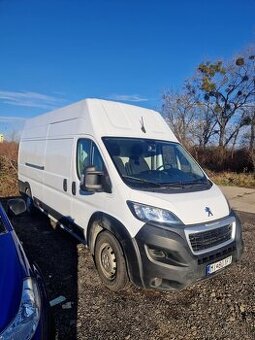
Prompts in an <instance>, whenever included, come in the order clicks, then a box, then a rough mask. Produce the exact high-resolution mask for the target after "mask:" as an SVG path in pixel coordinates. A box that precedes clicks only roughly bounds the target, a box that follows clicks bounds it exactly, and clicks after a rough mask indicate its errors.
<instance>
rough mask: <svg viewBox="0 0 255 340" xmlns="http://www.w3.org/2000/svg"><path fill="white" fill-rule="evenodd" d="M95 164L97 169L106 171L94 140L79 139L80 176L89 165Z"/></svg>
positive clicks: (78, 165)
mask: <svg viewBox="0 0 255 340" xmlns="http://www.w3.org/2000/svg"><path fill="white" fill-rule="evenodd" d="M91 165H93V166H95V167H96V170H98V171H104V170H105V167H104V162H103V158H102V156H101V155H100V152H99V150H98V148H97V146H96V144H95V143H94V142H92V141H91V140H89V139H79V140H78V144H77V173H78V177H79V178H81V175H82V174H84V170H85V168H86V167H88V166H91Z"/></svg>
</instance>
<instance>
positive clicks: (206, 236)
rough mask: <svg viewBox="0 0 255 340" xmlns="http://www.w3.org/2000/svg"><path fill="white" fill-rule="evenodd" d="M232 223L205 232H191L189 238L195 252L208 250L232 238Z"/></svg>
mask: <svg viewBox="0 0 255 340" xmlns="http://www.w3.org/2000/svg"><path fill="white" fill-rule="evenodd" d="M231 234H232V224H228V225H225V226H223V227H220V228H215V229H211V230H207V231H203V232H198V233H192V234H189V240H190V244H191V247H192V249H193V251H194V252H198V251H202V250H206V249H209V248H212V247H215V246H218V245H219V244H221V243H224V242H227V241H229V240H230V239H231Z"/></svg>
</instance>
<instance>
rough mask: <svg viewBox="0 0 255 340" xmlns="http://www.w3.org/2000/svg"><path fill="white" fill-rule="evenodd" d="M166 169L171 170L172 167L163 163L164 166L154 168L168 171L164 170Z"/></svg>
mask: <svg viewBox="0 0 255 340" xmlns="http://www.w3.org/2000/svg"><path fill="white" fill-rule="evenodd" d="M166 167H168V168H169V169H171V168H172V167H173V166H172V164H169V163H165V164H161V165H160V166H158V167H157V168H156V170H160V169H164V170H168V169H166Z"/></svg>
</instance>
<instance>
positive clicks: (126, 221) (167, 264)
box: [18, 99, 243, 291]
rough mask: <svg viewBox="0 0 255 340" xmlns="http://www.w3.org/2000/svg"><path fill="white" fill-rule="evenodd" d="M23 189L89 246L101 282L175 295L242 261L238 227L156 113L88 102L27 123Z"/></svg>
mask: <svg viewBox="0 0 255 340" xmlns="http://www.w3.org/2000/svg"><path fill="white" fill-rule="evenodd" d="M18 163H19V174H18V176H19V189H20V192H21V193H22V194H23V195H25V197H26V201H27V207H28V209H29V210H30V211H32V210H33V209H35V208H39V209H40V210H41V211H42V212H44V213H45V214H47V215H48V216H49V217H50V219H52V220H53V221H54V222H55V223H57V224H58V225H59V226H60V227H62V228H64V229H65V230H67V231H68V232H69V233H71V234H72V235H74V236H75V237H76V238H78V239H79V240H80V241H81V242H83V243H84V244H85V245H86V246H88V247H89V249H90V251H91V254H92V256H93V258H94V261H95V265H96V268H97V270H98V273H99V276H100V278H101V280H102V282H103V283H104V284H105V285H106V286H107V287H108V288H109V289H111V290H113V291H118V290H120V289H123V288H125V287H126V286H127V284H128V282H129V281H131V282H132V283H134V284H135V285H137V286H140V287H144V288H157V289H164V290H167V289H171V290H173V289H174V290H176V289H177V290H178V289H182V288H184V287H186V286H187V285H190V284H191V283H193V282H195V281H197V280H200V279H204V278H209V277H212V276H214V275H215V274H216V273H218V272H220V271H222V270H223V268H225V267H228V266H229V265H231V264H232V263H234V262H236V261H237V260H238V259H239V258H240V256H241V253H242V248H243V244H242V232H241V225H240V222H239V220H238V218H237V217H236V216H235V214H234V213H233V211H232V210H231V209H230V207H229V205H228V202H227V201H226V198H225V197H224V195H223V194H222V193H221V191H220V189H219V188H218V187H217V186H216V185H215V184H214V183H213V182H212V181H211V180H210V179H209V178H208V177H207V175H206V174H205V172H204V171H203V170H202V169H201V167H200V166H199V165H198V163H197V162H196V161H195V160H194V159H193V158H192V157H191V156H190V155H189V153H188V152H187V151H186V150H185V149H184V148H183V147H182V145H181V144H180V143H179V141H178V140H177V139H176V137H175V136H174V134H173V132H172V131H171V130H170V128H169V127H168V125H167V124H166V122H165V121H164V119H163V118H162V117H161V115H160V114H159V113H157V112H155V111H152V110H149V109H145V108H141V107H137V106H132V105H127V104H123V103H117V102H112V101H105V100H99V99H86V100H82V101H80V102H78V103H75V104H73V105H69V106H67V107H64V108H62V109H58V110H55V111H53V112H50V113H46V114H44V115H41V116H38V117H35V118H33V119H30V120H28V121H27V123H26V125H25V128H24V131H23V134H22V138H21V142H20V149H19V161H18Z"/></svg>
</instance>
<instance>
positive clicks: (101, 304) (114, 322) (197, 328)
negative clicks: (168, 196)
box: [13, 213, 255, 340]
mask: <svg viewBox="0 0 255 340" xmlns="http://www.w3.org/2000/svg"><path fill="white" fill-rule="evenodd" d="M241 219H242V221H243V222H244V233H243V236H244V241H245V252H244V255H243V257H242V260H241V261H240V262H239V263H238V264H237V265H234V266H232V267H231V268H229V270H227V271H226V272H225V273H223V274H220V275H218V276H216V277H215V278H212V279H211V280H208V281H204V282H200V283H198V284H196V285H194V286H192V287H190V288H188V289H186V290H184V291H182V292H177V293H169V292H164V293H162V292H157V291H145V290H140V289H137V288H135V287H130V288H129V290H128V291H126V292H121V293H119V294H115V293H112V292H110V291H108V290H107V289H106V288H104V287H103V285H102V284H101V282H100V279H99V277H98V275H97V272H96V270H95V267H94V263H93V261H92V259H91V256H90V254H89V252H88V250H86V249H85V248H84V246H83V245H81V244H78V243H77V242H76V241H75V240H73V239H72V238H71V237H70V236H69V235H67V234H65V233H64V232H62V231H54V230H53V229H52V228H51V226H50V224H49V220H48V219H47V218H46V217H45V216H42V215H41V214H40V213H38V215H37V216H35V217H33V218H31V217H29V216H23V217H18V218H15V219H14V220H13V224H14V227H15V230H16V232H17V234H18V236H19V237H20V239H21V241H22V242H23V245H24V248H25V250H26V253H27V254H28V256H29V257H30V258H32V259H33V260H34V261H35V262H37V263H38V265H39V266H40V268H41V270H42V273H43V275H44V277H45V281H46V285H47V289H48V294H49V298H50V300H51V299H53V298H56V297H58V296H59V295H63V296H65V297H66V299H67V300H66V301H65V302H71V308H69V309H63V308H62V305H63V304H62V305H61V304H60V305H57V306H55V307H52V308H53V312H54V315H55V322H56V328H57V339H136V340H137V339H146V340H147V339H185V340H186V339H190V340H192V339H208V340H211V339H231V340H240V339H255V215H248V214H241ZM64 306H65V303H64ZM66 306H67V307H70V304H69V306H68V305H66Z"/></svg>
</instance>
